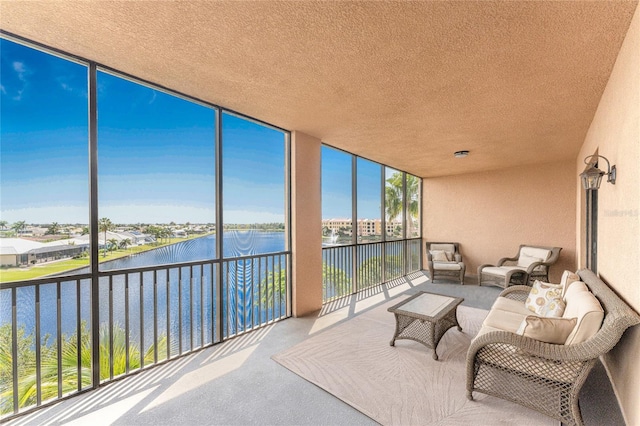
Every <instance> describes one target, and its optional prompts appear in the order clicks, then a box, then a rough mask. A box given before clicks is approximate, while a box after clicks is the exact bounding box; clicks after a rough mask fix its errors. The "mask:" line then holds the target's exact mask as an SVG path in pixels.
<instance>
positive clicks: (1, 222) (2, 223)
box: [0, 220, 9, 229]
mask: <svg viewBox="0 0 640 426" xmlns="http://www.w3.org/2000/svg"><path fill="white" fill-rule="evenodd" d="M8 223H9V222H7V221H6V220H0V229H4V228H6V227H7V224H8Z"/></svg>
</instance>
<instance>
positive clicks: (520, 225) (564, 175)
mask: <svg viewBox="0 0 640 426" xmlns="http://www.w3.org/2000/svg"><path fill="white" fill-rule="evenodd" d="M461 161H473V153H471V155H470V156H469V157H468V158H466V159H462V160H461ZM423 208H424V210H423V212H424V213H423V232H422V236H423V240H424V241H457V242H459V243H460V244H461V248H460V250H461V252H462V255H463V256H464V260H465V263H466V264H467V276H473V277H475V275H476V274H477V268H478V266H479V265H481V264H483V263H496V262H497V261H498V260H499V259H500V258H501V257H507V256H515V255H516V254H517V253H518V248H519V246H520V244H534V245H543V246H559V247H562V251H561V252H560V259H559V260H558V262H557V263H556V264H555V265H554V266H553V267H552V268H551V274H550V277H549V278H550V280H551V281H555V282H558V281H559V280H560V276H561V274H562V272H563V271H564V270H565V269H570V270H575V269H576V268H575V265H576V264H575V255H576V253H575V244H576V241H575V223H576V217H575V210H576V200H575V165H574V162H573V161H567V162H559V163H551V164H542V165H532V166H528V167H517V168H508V169H504V170H498V171H492V172H483V173H472V174H466V175H459V176H448V177H440V178H431V179H425V180H424V189H423ZM425 262H426V259H425ZM470 278H471V277H470ZM467 281H468V282H469V283H474V282H475V280H473V279H469V280H467Z"/></svg>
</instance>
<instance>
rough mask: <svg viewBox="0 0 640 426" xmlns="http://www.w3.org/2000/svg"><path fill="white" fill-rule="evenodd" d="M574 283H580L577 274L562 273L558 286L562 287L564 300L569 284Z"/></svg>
mask: <svg viewBox="0 0 640 426" xmlns="http://www.w3.org/2000/svg"><path fill="white" fill-rule="evenodd" d="M575 281H580V277H579V276H578V275H577V274H575V273H573V272H571V271H564V272H563V273H562V277H561V278H560V285H561V286H562V298H563V299H565V294H567V289H568V288H569V286H570V285H571V283H573V282H575Z"/></svg>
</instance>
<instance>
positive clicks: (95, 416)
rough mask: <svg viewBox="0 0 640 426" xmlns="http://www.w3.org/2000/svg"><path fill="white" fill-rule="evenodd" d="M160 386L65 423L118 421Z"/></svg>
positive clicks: (81, 423)
mask: <svg viewBox="0 0 640 426" xmlns="http://www.w3.org/2000/svg"><path fill="white" fill-rule="evenodd" d="M158 387H159V386H156V387H153V388H150V389H147V390H145V391H142V392H138V393H136V394H135V395H132V396H130V397H128V398H125V399H123V400H122V401H118V402H114V403H113V404H109V405H107V406H106V407H104V408H101V409H99V410H96V411H92V412H91V413H89V414H87V415H86V416H82V417H79V418H77V419H75V420H73V421H71V422H68V423H65V424H67V425H72V426H80V425H107V424H112V423H114V422H115V421H117V420H118V419H119V418H120V416H122V415H124V414H126V413H127V412H129V410H131V409H133V408H134V407H135V406H136V405H138V404H139V403H140V402H141V401H142V400H144V399H145V398H146V397H147V396H149V395H150V394H151V393H152V392H153V391H155V390H156V389H157V388H158Z"/></svg>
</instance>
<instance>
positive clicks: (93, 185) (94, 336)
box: [89, 63, 100, 388]
mask: <svg viewBox="0 0 640 426" xmlns="http://www.w3.org/2000/svg"><path fill="white" fill-rule="evenodd" d="M97 80H98V70H97V67H96V64H95V63H91V64H90V65H89V254H90V259H91V360H92V362H91V368H92V369H91V373H92V374H91V379H92V386H93V387H94V388H95V387H98V385H100V300H99V299H100V291H99V285H100V278H99V276H98V272H99V268H98V262H99V261H100V259H99V258H98V245H99V241H98V99H97V93H98V81H97Z"/></svg>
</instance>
